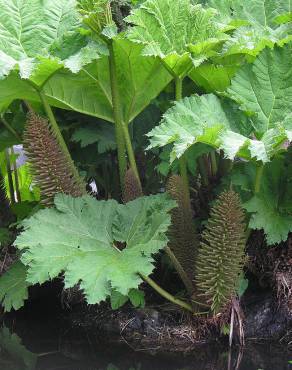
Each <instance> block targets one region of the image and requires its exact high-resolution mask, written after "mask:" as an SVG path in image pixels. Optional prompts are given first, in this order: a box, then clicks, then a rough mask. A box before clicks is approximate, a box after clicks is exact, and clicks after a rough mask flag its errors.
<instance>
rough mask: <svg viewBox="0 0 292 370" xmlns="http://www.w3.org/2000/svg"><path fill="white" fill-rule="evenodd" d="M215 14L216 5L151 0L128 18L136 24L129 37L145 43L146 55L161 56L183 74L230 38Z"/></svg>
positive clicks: (186, 0)
mask: <svg viewBox="0 0 292 370" xmlns="http://www.w3.org/2000/svg"><path fill="white" fill-rule="evenodd" d="M214 15H215V12H214V9H207V10H206V9H203V8H202V7H201V6H200V5H192V2H191V1H190V0H181V1H173V0H148V1H145V2H144V3H143V4H142V5H141V6H140V7H139V8H138V9H135V10H134V11H133V12H132V14H131V15H130V16H128V17H127V18H126V20H127V21H128V22H129V23H131V24H134V27H133V28H131V29H130V31H129V32H128V37H129V38H130V39H131V40H132V41H134V42H137V43H141V44H143V45H144V48H143V54H144V55H152V56H158V57H160V58H161V59H163V61H164V63H165V64H166V65H167V67H168V68H169V69H170V70H171V71H172V72H173V73H174V74H176V75H183V74H184V73H185V72H186V71H187V70H188V69H190V67H191V66H192V63H193V64H194V65H200V64H201V63H202V62H203V61H204V60H205V59H206V58H208V56H210V55H212V54H213V53H214V50H215V49H216V48H217V47H218V46H220V45H221V44H222V42H223V41H224V40H226V39H227V36H226V35H225V34H224V33H223V32H222V31H221V29H220V27H219V26H218V25H217V24H215V22H214Z"/></svg>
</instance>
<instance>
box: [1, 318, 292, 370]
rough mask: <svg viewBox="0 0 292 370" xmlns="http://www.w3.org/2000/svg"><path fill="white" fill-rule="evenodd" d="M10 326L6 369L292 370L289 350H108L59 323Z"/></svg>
mask: <svg viewBox="0 0 292 370" xmlns="http://www.w3.org/2000/svg"><path fill="white" fill-rule="evenodd" d="M8 326H9V328H8V327H5V326H3V327H2V328H1V329H0V369H1V370H57V369H62V370H158V369H166V370H260V369H263V370H286V369H287V370H288V369H290V370H292V364H290V362H291V363H292V361H290V360H292V352H289V351H288V350H287V348H285V347H282V348H279V347H274V346H269V345H258V344H257V345H256V344H254V345H249V346H248V348H246V349H245V350H244V351H242V352H240V351H238V349H234V350H233V352H232V353H230V352H228V351H226V348H225V349H224V348H223V349H222V348H221V349H219V348H214V347H210V346H207V347H200V348H198V349H196V350H195V351H193V352H192V353H189V354H185V355H182V354H180V355H178V354H163V353H159V354H154V353H152V354H150V353H146V352H145V351H133V350H131V349H130V348H129V347H128V346H116V345H107V346H106V347H104V346H102V338H100V337H98V336H96V337H95V339H94V338H92V336H91V337H89V336H88V335H87V334H86V333H81V332H79V333H76V332H75V333H72V332H71V330H68V329H62V330H61V331H60V325H59V324H58V325H57V324H56V322H46V323H42V324H41V323H40V322H29V323H28V322H27V321H25V322H22V323H19V322H17V323H16V324H15V322H14V321H13V322H10V323H8ZM12 328H14V329H12ZM13 331H16V332H17V333H18V334H16V333H15V332H13ZM19 335H20V336H21V337H22V338H20V336H19Z"/></svg>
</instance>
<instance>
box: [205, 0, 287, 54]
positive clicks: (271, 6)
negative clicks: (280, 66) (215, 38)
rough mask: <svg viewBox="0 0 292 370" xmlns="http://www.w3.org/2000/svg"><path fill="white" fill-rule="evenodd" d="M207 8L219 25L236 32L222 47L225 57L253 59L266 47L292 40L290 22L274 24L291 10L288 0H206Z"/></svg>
mask: <svg viewBox="0 0 292 370" xmlns="http://www.w3.org/2000/svg"><path fill="white" fill-rule="evenodd" d="M207 5H208V6H211V7H214V8H215V9H217V10H218V12H219V21H220V22H222V23H223V24H225V25H226V26H227V25H229V28H230V29H232V28H233V29H236V30H235V32H234V33H233V35H232V37H231V38H230V39H229V40H228V41H227V42H226V43H225V45H224V48H223V54H225V55H233V54H245V55H249V56H256V55H257V54H258V53H259V52H260V51H261V50H263V49H264V48H265V47H266V46H268V47H273V46H274V45H275V44H279V45H283V44H285V43H287V42H289V40H291V39H292V23H291V20H289V18H288V22H285V23H286V24H281V22H279V21H277V19H280V20H281V16H282V15H285V14H287V13H288V14H289V13H290V12H291V11H292V5H291V1H290V0H276V1H275V0H245V1H241V0H209V1H208V2H207ZM289 21H290V22H289Z"/></svg>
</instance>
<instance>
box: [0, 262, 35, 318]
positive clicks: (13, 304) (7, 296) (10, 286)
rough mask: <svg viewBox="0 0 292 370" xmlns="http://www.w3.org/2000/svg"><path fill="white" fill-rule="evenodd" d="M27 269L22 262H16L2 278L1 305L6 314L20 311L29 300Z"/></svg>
mask: <svg viewBox="0 0 292 370" xmlns="http://www.w3.org/2000/svg"><path fill="white" fill-rule="evenodd" d="M26 272H27V268H26V267H25V266H24V265H23V264H22V263H21V262H20V261H18V262H15V263H14V264H13V265H12V266H11V267H10V268H9V270H8V271H6V272H5V273H4V274H3V275H2V276H1V277H0V303H1V304H2V305H3V307H4V310H5V311H6V312H9V311H11V310H12V309H14V310H18V309H19V308H20V307H22V306H23V304H24V301H25V300H26V299H27V298H28V287H29V285H30V283H28V282H27V281H26Z"/></svg>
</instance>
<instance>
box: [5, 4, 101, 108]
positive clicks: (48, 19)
mask: <svg viewBox="0 0 292 370" xmlns="http://www.w3.org/2000/svg"><path fill="white" fill-rule="evenodd" d="M0 8H1V14H0V111H5V110H6V109H7V107H8V106H9V105H10V103H11V102H12V101H13V100H15V99H26V100H37V99H39V98H38V95H37V91H36V89H40V88H42V87H43V85H44V84H45V83H46V82H47V81H48V79H50V77H51V76H53V75H54V74H56V73H58V71H60V70H62V69H64V68H65V69H68V70H70V71H72V72H73V73H77V72H79V71H80V70H81V69H82V67H83V66H85V65H87V64H89V63H90V62H92V61H93V60H95V59H98V58H99V57H100V55H103V54H106V53H107V49H106V48H105V46H104V45H103V44H102V43H101V42H95V41H87V39H86V37H85V36H82V35H81V34H80V31H79V28H80V21H79V17H78V13H77V11H76V9H75V0H66V1H58V0H44V1H41V0H28V1H21V0H16V1H14V0H8V1H6V0H5V1H4V0H1V1H0Z"/></svg>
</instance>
